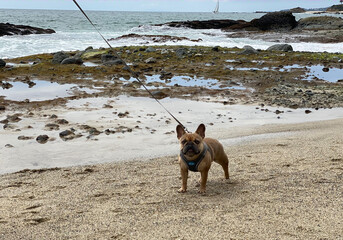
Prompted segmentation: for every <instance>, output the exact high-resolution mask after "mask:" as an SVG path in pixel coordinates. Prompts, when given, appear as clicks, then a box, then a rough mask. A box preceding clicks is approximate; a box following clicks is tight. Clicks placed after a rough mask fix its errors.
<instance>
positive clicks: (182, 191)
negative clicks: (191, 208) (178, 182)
mask: <svg viewBox="0 0 343 240" xmlns="http://www.w3.org/2000/svg"><path fill="white" fill-rule="evenodd" d="M186 191H187V190H186V189H183V188H180V189H179V190H178V192H179V193H185V192H186Z"/></svg>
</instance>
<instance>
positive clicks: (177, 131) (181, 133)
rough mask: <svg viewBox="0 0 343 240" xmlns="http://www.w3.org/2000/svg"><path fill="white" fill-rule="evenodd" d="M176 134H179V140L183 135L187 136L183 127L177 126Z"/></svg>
mask: <svg viewBox="0 0 343 240" xmlns="http://www.w3.org/2000/svg"><path fill="white" fill-rule="evenodd" d="M176 133H177V139H180V138H181V137H182V136H183V134H185V133H186V132H185V129H183V127H182V126H181V125H177V127H176Z"/></svg>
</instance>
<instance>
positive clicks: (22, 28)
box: [0, 23, 55, 37]
mask: <svg viewBox="0 0 343 240" xmlns="http://www.w3.org/2000/svg"><path fill="white" fill-rule="evenodd" d="M51 33H55V31H54V30H53V29H44V28H37V27H31V26H26V25H14V24H10V23H0V37H2V36H5V35H29V34H51Z"/></svg>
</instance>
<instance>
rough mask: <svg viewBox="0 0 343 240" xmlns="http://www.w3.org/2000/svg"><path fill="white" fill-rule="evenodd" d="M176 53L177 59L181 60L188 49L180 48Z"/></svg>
mask: <svg viewBox="0 0 343 240" xmlns="http://www.w3.org/2000/svg"><path fill="white" fill-rule="evenodd" d="M175 53H176V56H177V57H179V58H181V57H183V56H184V55H186V54H187V49H186V48H178V49H176V50H175Z"/></svg>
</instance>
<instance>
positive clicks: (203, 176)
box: [199, 170, 208, 193]
mask: <svg viewBox="0 0 343 240" xmlns="http://www.w3.org/2000/svg"><path fill="white" fill-rule="evenodd" d="M207 176H208V170H207V171H206V170H205V171H202V172H201V179H200V189H199V193H205V192H206V182H207Z"/></svg>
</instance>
